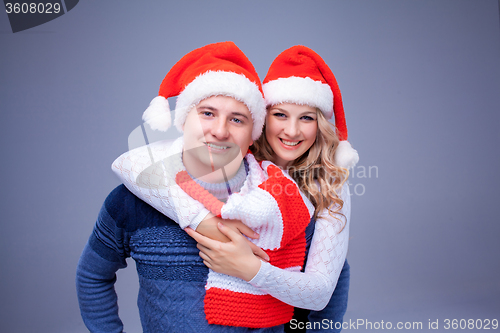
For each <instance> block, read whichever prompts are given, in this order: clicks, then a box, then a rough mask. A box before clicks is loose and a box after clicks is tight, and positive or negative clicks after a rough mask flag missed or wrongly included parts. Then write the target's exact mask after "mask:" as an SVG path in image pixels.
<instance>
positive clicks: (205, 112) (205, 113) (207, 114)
mask: <svg viewBox="0 0 500 333" xmlns="http://www.w3.org/2000/svg"><path fill="white" fill-rule="evenodd" d="M201 114H202V115H204V116H206V117H211V116H213V112H210V111H203V112H202V113H201Z"/></svg>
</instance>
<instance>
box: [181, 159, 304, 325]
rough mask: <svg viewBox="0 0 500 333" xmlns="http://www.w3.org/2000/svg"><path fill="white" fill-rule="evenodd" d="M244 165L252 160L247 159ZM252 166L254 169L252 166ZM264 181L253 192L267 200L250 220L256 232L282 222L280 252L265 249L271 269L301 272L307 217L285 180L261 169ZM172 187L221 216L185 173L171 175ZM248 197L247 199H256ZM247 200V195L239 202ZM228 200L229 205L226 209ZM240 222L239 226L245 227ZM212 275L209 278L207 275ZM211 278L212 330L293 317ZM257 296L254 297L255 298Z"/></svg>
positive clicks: (218, 205)
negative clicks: (261, 193)
mask: <svg viewBox="0 0 500 333" xmlns="http://www.w3.org/2000/svg"><path fill="white" fill-rule="evenodd" d="M247 158H248V159H251V157H250V156H248V155H247ZM252 165H254V163H252ZM265 167H266V170H265V171H266V172H267V175H266V178H267V179H266V180H265V181H264V182H263V183H262V184H260V185H259V186H258V187H259V188H260V189H262V190H263V191H265V193H268V194H269V195H270V196H271V197H272V199H274V200H270V201H268V202H267V204H266V203H264V204H263V205H261V206H259V208H260V216H257V217H256V218H255V216H254V218H253V219H252V221H253V224H254V225H255V223H259V222H261V224H262V225H260V227H267V225H266V223H267V221H269V220H271V221H273V220H277V219H279V220H282V221H283V224H282V226H283V234H282V236H281V239H280V240H279V248H277V249H275V248H267V251H266V252H267V253H268V255H269V257H270V261H269V262H270V264H272V265H273V266H276V267H279V268H292V269H296V270H300V269H301V267H302V263H303V262H304V256H305V250H306V240H305V228H306V226H307V225H308V223H309V221H310V218H311V216H310V213H311V212H310V211H309V209H308V207H307V206H306V204H305V203H304V201H303V198H302V196H301V194H300V192H299V190H298V188H297V186H296V184H295V183H294V182H293V181H292V180H291V179H289V178H287V177H285V175H284V174H283V172H282V171H281V170H280V169H279V168H278V167H277V166H275V165H274V164H272V163H269V162H268V163H266V164H265ZM176 182H177V184H178V185H179V186H180V187H181V188H182V189H183V190H184V191H185V192H186V193H187V194H189V195H190V196H191V197H192V198H193V199H195V200H197V201H199V202H201V203H202V204H204V206H205V207H206V208H207V209H209V210H210V211H211V212H212V213H213V214H215V215H218V216H221V210H222V207H223V206H224V205H223V203H222V202H220V201H219V200H217V198H215V197H214V196H213V195H212V194H211V193H209V192H208V191H207V190H205V189H204V188H202V187H201V186H200V185H199V184H197V183H196V182H195V181H194V180H192V179H191V177H190V176H189V174H188V173H187V172H186V171H181V172H179V173H178V174H177V175H176ZM256 192H258V191H253V192H252V195H258V193H256ZM246 196H250V194H249V193H247V194H246V195H245V196H244V197H246ZM229 201H230V200H228V205H229ZM238 207H239V208H240V209H241V210H239V211H240V213H241V214H244V213H245V207H246V206H245V205H243V206H242V205H239V206H238ZM249 220H250V216H244V218H242V221H249ZM212 273H213V274H212ZM238 280H240V279H236V280H235V278H232V277H229V276H225V275H223V274H216V273H215V272H211V273H210V274H209V277H208V281H207V292H206V297H205V314H206V316H207V320H208V322H209V323H211V324H218V325H231V326H242V327H271V326H275V325H279V324H284V323H286V322H288V321H290V319H292V316H293V307H292V306H290V305H287V304H285V303H283V302H281V301H279V300H277V299H275V298H274V297H272V296H270V295H259V294H260V292H258V291H254V290H252V288H251V286H250V285H249V284H247V283H245V282H241V281H242V280H240V281H238ZM256 292H257V293H259V294H256Z"/></svg>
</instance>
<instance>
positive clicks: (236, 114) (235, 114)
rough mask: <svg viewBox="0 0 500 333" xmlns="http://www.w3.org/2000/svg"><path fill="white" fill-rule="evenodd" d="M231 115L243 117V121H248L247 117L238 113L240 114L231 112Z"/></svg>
mask: <svg viewBox="0 0 500 333" xmlns="http://www.w3.org/2000/svg"><path fill="white" fill-rule="evenodd" d="M231 115H232V116H241V117H243V118H245V119H247V120H248V117H247V116H246V115H245V114H243V113H240V112H231Z"/></svg>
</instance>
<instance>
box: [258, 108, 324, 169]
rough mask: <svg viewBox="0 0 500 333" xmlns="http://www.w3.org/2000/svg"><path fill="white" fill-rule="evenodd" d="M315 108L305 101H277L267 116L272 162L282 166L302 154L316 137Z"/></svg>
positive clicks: (267, 134)
mask: <svg viewBox="0 0 500 333" xmlns="http://www.w3.org/2000/svg"><path fill="white" fill-rule="evenodd" d="M316 112H317V111H316V108H313V107H310V106H307V105H297V104H289V103H284V104H278V105H274V106H272V107H271V108H270V109H269V111H268V112H267V117H266V138H267V141H268V142H269V144H270V145H271V147H272V148H273V150H274V153H275V154H276V156H275V163H276V164H277V165H278V166H280V167H282V168H284V167H286V166H287V165H289V164H290V163H291V162H293V161H294V160H296V159H297V158H299V157H301V156H302V155H303V154H304V153H305V152H306V151H307V150H308V149H309V148H311V146H312V145H313V143H314V141H316V132H317V131H318V120H317V113H316Z"/></svg>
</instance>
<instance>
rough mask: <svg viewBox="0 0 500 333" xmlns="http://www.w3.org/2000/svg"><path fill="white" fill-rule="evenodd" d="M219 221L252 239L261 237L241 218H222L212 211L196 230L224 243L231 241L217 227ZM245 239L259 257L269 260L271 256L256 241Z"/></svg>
mask: <svg viewBox="0 0 500 333" xmlns="http://www.w3.org/2000/svg"><path fill="white" fill-rule="evenodd" d="M219 223H223V224H224V226H226V227H227V228H229V229H231V230H233V231H234V232H236V233H238V234H240V235H245V236H247V237H248V238H252V239H258V238H259V234H257V233H256V232H254V231H253V230H252V229H250V228H249V227H247V226H246V225H245V224H243V222H241V221H239V220H224V219H221V218H220V217H217V216H214V215H213V214H211V213H210V214H209V215H207V217H206V218H205V219H204V220H203V221H201V223H200V224H199V225H198V227H197V228H196V232H198V233H200V234H202V235H203V236H206V237H208V238H210V239H213V240H216V241H220V242H223V243H227V242H230V241H231V240H230V239H229V238H228V237H227V236H226V235H225V234H224V233H222V232H221V231H220V230H219V228H218V227H217V225H218V224H219ZM243 239H245V240H246V241H247V242H248V244H249V245H250V248H251V249H252V251H253V253H254V254H255V255H256V256H257V257H259V258H261V259H262V260H264V261H269V256H268V255H267V253H266V252H264V250H262V249H261V248H260V247H258V246H257V245H255V244H254V243H252V242H250V241H249V240H248V239H246V238H243Z"/></svg>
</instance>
